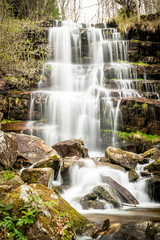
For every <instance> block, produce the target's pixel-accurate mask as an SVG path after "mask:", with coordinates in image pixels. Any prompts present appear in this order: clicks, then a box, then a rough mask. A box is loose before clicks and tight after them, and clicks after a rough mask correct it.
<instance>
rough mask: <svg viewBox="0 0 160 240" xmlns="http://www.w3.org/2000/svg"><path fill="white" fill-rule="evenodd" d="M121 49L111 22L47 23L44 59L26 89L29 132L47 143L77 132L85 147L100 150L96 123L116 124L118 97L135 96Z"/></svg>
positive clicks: (124, 44) (130, 68) (103, 125)
mask: <svg viewBox="0 0 160 240" xmlns="http://www.w3.org/2000/svg"><path fill="white" fill-rule="evenodd" d="M127 49H128V42H127V41H124V40H122V39H121V37H120V34H119V33H118V32H117V30H116V29H113V28H104V29H100V28H95V27H94V26H91V25H87V26H86V27H84V26H82V25H81V24H76V23H72V22H62V23H61V26H59V24H56V26H55V27H53V28H50V29H49V51H50V59H49V60H48V61H47V62H46V63H45V64H44V67H43V73H42V77H41V81H40V83H39V89H38V90H37V91H34V92H33V93H32V100H31V107H30V115H31V120H32V121H33V122H32V124H31V125H32V126H31V129H32V132H31V133H32V134H34V135H37V136H39V137H40V138H42V139H43V140H44V141H45V142H46V143H47V144H49V145H53V144H55V143H57V142H59V141H62V140H66V139H73V138H82V139H83V140H84V143H85V146H86V147H88V148H89V150H90V151H101V148H102V145H103V144H102V140H101V129H102V128H109V129H112V130H116V129H117V122H118V121H120V118H119V114H120V111H119V105H120V99H121V98H122V97H136V96H140V94H139V93H138V92H137V91H136V90H135V89H134V88H132V84H131V83H132V79H134V77H135V71H134V68H133V66H131V65H130V64H127V63H126V62H125V61H126V60H127ZM109 83H110V85H109ZM108 85H109V86H108ZM37 119H39V120H40V122H38V123H37V122H36V120H37ZM114 143H115V136H114V141H111V145H114Z"/></svg>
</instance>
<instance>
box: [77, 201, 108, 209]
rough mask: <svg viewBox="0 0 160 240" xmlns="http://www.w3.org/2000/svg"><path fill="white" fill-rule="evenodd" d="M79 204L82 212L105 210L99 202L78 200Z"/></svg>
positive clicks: (103, 204) (102, 203)
mask: <svg viewBox="0 0 160 240" xmlns="http://www.w3.org/2000/svg"><path fill="white" fill-rule="evenodd" d="M80 204H81V206H82V208H83V209H84V210H86V209H87V210H88V209H90V208H92V209H105V205H106V204H105V203H104V202H101V201H99V200H86V201H83V200H80Z"/></svg>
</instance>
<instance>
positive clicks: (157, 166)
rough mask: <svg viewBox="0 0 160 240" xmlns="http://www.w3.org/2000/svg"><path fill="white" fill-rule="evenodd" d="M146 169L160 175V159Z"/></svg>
mask: <svg viewBox="0 0 160 240" xmlns="http://www.w3.org/2000/svg"><path fill="white" fill-rule="evenodd" d="M146 169H148V171H149V172H152V173H155V174H159V175H160V158H159V159H158V160H157V161H154V162H153V163H151V164H149V165H148V166H147V167H146Z"/></svg>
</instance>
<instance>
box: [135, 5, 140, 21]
mask: <svg viewBox="0 0 160 240" xmlns="http://www.w3.org/2000/svg"><path fill="white" fill-rule="evenodd" d="M136 8H137V18H138V23H139V24H140V10H139V1H138V0H136Z"/></svg>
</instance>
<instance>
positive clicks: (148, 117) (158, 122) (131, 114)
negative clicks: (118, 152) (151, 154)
mask: <svg viewBox="0 0 160 240" xmlns="http://www.w3.org/2000/svg"><path fill="white" fill-rule="evenodd" d="M120 109H121V114H122V119H123V131H125V132H127V129H130V130H131V131H132V132H136V131H141V132H143V133H146V134H151V135H154V134H157V135H160V102H158V101H157V100H150V99H146V98H143V97H141V98H136V97H135V98H133V97H132V98H130V97H127V98H123V99H122V101H121V105H120ZM153 112H154V116H156V118H155V117H153ZM120 127H121V128H122V126H119V128H120ZM158 141H160V140H158ZM135 142H136V143H137V144H141V145H143V146H144V148H143V149H144V150H148V149H150V148H152V147H153V146H154V143H155V142H152V140H150V139H148V140H145V139H144V138H143V137H141V138H140V139H138V138H137V139H135ZM146 143H147V144H146ZM146 145H147V146H146Z"/></svg>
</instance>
